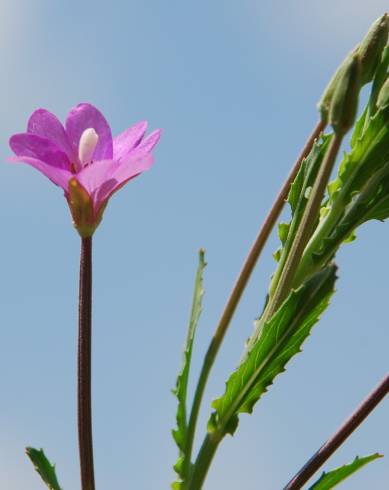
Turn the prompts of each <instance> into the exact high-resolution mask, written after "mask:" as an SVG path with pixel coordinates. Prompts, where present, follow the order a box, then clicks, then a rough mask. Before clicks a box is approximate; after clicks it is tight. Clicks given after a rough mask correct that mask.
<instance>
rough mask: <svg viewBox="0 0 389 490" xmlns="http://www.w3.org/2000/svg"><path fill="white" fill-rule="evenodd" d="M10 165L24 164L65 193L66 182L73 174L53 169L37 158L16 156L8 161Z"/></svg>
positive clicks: (56, 168)
mask: <svg viewBox="0 0 389 490" xmlns="http://www.w3.org/2000/svg"><path fill="white" fill-rule="evenodd" d="M8 160H9V161H10V162H12V163H18V162H24V163H27V164H28V165H31V166H32V167H34V168H36V169H37V170H39V171H40V172H41V173H42V174H43V175H45V176H46V177H48V178H49V179H50V180H51V181H52V182H54V184H55V185H58V186H59V187H62V189H63V190H64V191H65V192H68V182H69V180H70V179H71V178H72V177H73V174H72V173H71V172H69V171H68V170H66V169H63V168H58V167H54V166H52V165H49V164H47V163H45V162H42V161H41V160H38V159H37V158H32V157H27V156H18V157H12V158H9V159H8Z"/></svg>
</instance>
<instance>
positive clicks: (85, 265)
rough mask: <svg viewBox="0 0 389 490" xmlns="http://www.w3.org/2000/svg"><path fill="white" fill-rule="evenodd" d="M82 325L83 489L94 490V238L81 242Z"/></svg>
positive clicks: (80, 437) (80, 438)
mask: <svg viewBox="0 0 389 490" xmlns="http://www.w3.org/2000/svg"><path fill="white" fill-rule="evenodd" d="M78 325H79V334H78V442H79V450H80V467H81V488H82V490H94V489H95V481H94V470H93V443H92V403H91V360H92V237H86V238H81V258H80V293H79V320H78Z"/></svg>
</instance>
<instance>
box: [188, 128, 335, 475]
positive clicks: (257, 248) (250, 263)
mask: <svg viewBox="0 0 389 490" xmlns="http://www.w3.org/2000/svg"><path fill="white" fill-rule="evenodd" d="M325 125H326V124H325V123H324V122H323V121H319V122H318V123H317V125H316V127H315V128H314V130H313V132H312V134H311V135H310V136H309V138H308V140H307V141H306V143H305V145H304V148H303V149H302V151H301V153H300V155H299V157H298V159H297V160H296V162H295V164H294V166H293V168H292V170H291V171H290V174H289V175H288V177H287V179H286V181H285V182H284V184H283V186H282V188H281V190H280V191H279V194H278V196H277V197H276V200H275V201H274V203H273V206H272V208H271V210H270V212H269V214H268V215H267V216H266V218H265V221H264V222H263V224H262V227H261V229H260V231H259V233H258V235H257V238H256V239H255V242H254V244H253V246H252V248H251V250H250V252H249V254H248V256H247V258H246V260H245V262H244V264H243V267H242V270H241V272H240V274H239V276H238V279H237V281H236V283H235V286H234V288H233V290H232V292H231V295H230V297H229V299H228V301H227V303H226V306H225V308H224V311H223V313H222V316H221V318H220V320H219V324H218V326H217V328H216V331H215V333H214V336H213V338H212V340H211V343H210V345H209V347H208V350H207V353H206V355H205V357H204V361H203V365H202V368H201V372H200V376H199V380H198V383H197V386H196V391H195V394H194V398H193V404H192V409H191V413H190V417H189V423H188V432H187V444H186V448H185V468H184V475H186V479H188V475H189V471H190V464H191V457H192V450H193V441H194V435H195V431H196V425H197V419H198V415H199V411H200V406H201V402H202V399H203V395H204V390H205V387H206V384H207V380H208V377H209V373H210V371H211V369H212V366H213V364H214V362H215V358H216V355H217V353H218V351H219V348H220V346H221V344H222V342H223V339H224V336H225V334H226V332H227V329H228V326H229V324H230V322H231V319H232V317H233V315H234V313H235V310H236V308H237V306H238V303H239V300H240V298H241V296H242V294H243V291H244V290H245V287H246V285H247V283H248V281H249V279H250V277H251V274H252V272H253V270H254V267H255V264H256V263H257V261H258V258H259V256H260V254H261V252H262V250H263V247H264V245H265V243H266V241H267V239H268V237H269V235H270V233H271V231H272V229H273V227H274V225H275V223H276V221H277V219H278V217H279V215H280V213H281V210H282V208H283V207H284V205H285V199H286V197H287V195H288V193H289V189H290V186H291V184H292V182H293V181H294V179H295V177H296V175H297V172H298V170H299V168H300V166H301V162H302V160H303V159H304V158H305V157H306V156H307V154H308V153H309V152H310V150H311V148H312V145H313V143H314V141H315V140H316V139H317V138H318V137H319V135H320V133H321V132H322V131H323V129H324V127H325Z"/></svg>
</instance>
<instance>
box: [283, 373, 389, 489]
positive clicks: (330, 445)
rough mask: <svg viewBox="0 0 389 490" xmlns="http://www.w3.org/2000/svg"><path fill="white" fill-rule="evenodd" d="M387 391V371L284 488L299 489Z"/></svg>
mask: <svg viewBox="0 0 389 490" xmlns="http://www.w3.org/2000/svg"><path fill="white" fill-rule="evenodd" d="M388 393H389V373H388V374H387V375H386V376H385V377H384V378H383V380H382V381H381V382H380V383H379V385H378V386H377V387H376V388H375V389H374V390H373V391H372V392H371V393H370V395H368V397H367V398H366V399H365V400H364V401H363V402H362V403H361V405H360V406H359V407H358V408H357V409H356V410H355V412H354V413H353V414H352V415H351V416H350V417H349V418H348V419H347V420H346V421H345V422H344V424H343V425H342V426H341V427H339V429H338V430H337V431H336V432H335V434H334V435H333V436H332V437H331V438H330V439H328V441H327V442H325V443H324V444H323V445H322V446H321V448H320V449H319V450H318V451H316V453H315V454H314V455H313V456H312V457H311V459H310V460H309V461H308V462H307V463H305V465H304V466H303V467H302V468H301V470H300V471H299V472H298V473H297V474H296V475H295V476H294V477H293V478H292V479H291V480H290V482H289V483H288V484H287V485H286V486H285V487H284V490H299V489H300V488H301V487H302V486H303V485H304V484H305V483H306V482H307V481H308V480H309V479H310V478H311V477H312V476H313V475H314V473H316V471H317V470H318V469H319V468H320V467H321V466H322V465H323V464H324V463H325V461H327V459H328V458H329V457H330V456H331V455H332V454H333V453H334V452H335V451H336V450H337V449H338V447H339V446H341V445H342V444H343V443H344V441H345V440H346V439H347V438H348V437H349V436H350V435H351V434H352V433H353V432H354V430H355V429H356V428H357V427H358V426H359V425H360V424H361V423H362V422H363V421H364V420H365V419H366V417H367V416H368V415H369V414H370V413H371V412H372V411H373V410H374V408H375V407H376V406H377V405H378V404H379V403H380V402H381V401H382V400H383V399H384V398H385V396H386V395H387V394H388Z"/></svg>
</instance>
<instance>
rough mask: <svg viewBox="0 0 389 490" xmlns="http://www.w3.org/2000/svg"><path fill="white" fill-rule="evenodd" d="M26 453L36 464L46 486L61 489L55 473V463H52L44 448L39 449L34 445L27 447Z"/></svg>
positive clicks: (51, 489)
mask: <svg viewBox="0 0 389 490" xmlns="http://www.w3.org/2000/svg"><path fill="white" fill-rule="evenodd" d="M26 454H27V456H28V457H29V458H30V460H31V462H32V464H33V465H34V468H35V470H36V471H37V472H38V473H39V474H40V476H41V478H42V480H43V481H44V482H45V483H46V486H47V487H48V488H49V489H50V490H61V487H60V486H59V483H58V480H57V476H56V474H55V465H52V464H51V463H50V461H49V460H48V459H47V458H46V456H45V453H44V452H43V449H40V450H39V451H38V450H37V449H34V448H33V447H27V448H26Z"/></svg>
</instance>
